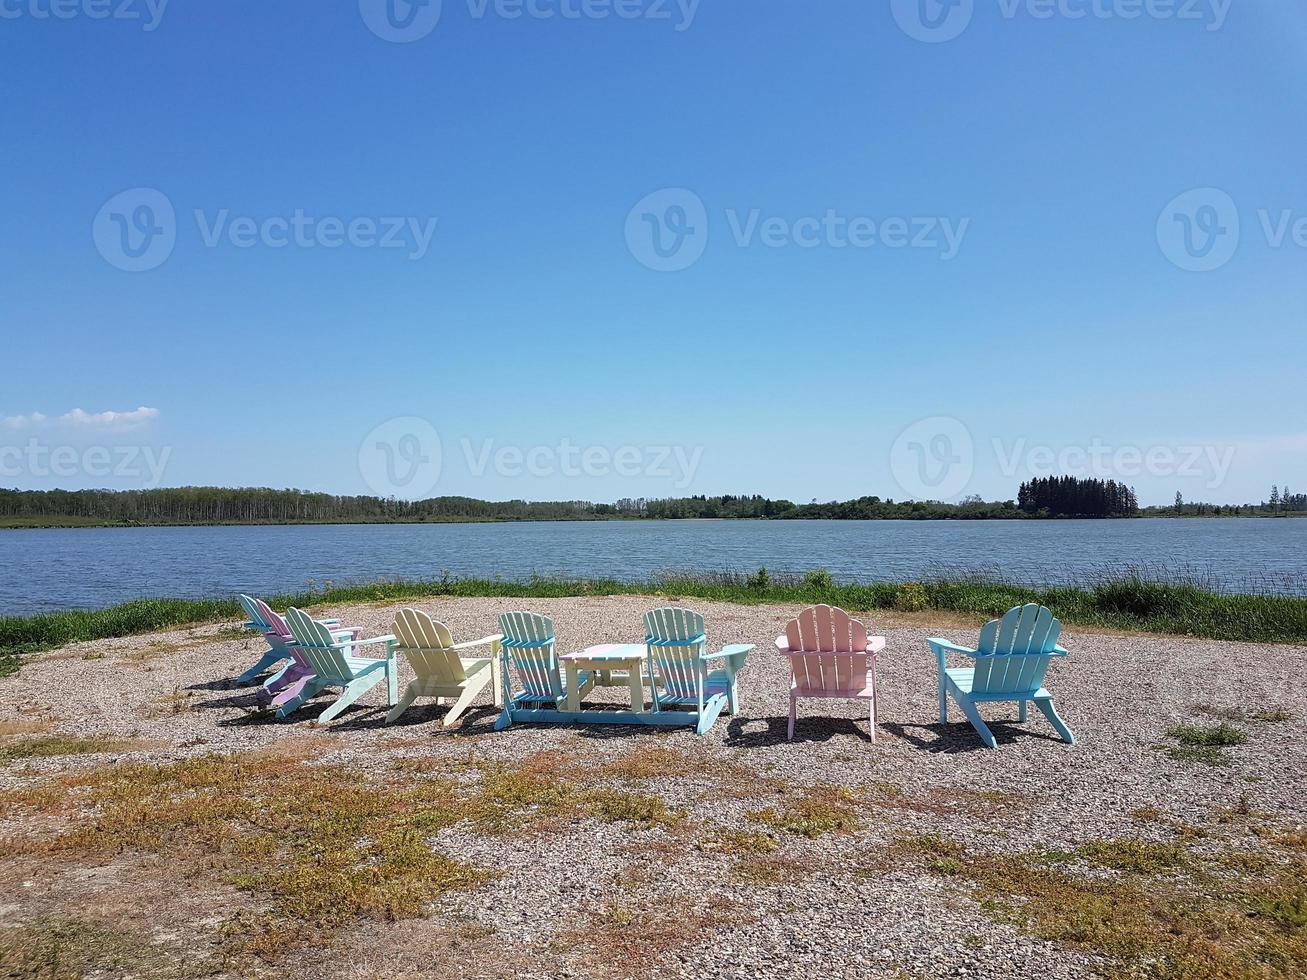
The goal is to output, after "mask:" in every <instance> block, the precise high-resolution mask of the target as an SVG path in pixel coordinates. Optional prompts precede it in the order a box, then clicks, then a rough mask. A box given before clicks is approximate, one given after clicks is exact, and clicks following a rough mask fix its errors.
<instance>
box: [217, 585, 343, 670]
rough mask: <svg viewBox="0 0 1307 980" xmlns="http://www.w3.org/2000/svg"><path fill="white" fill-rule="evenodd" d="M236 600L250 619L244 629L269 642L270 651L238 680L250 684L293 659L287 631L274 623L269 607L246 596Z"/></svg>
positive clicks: (331, 621) (333, 622)
mask: <svg viewBox="0 0 1307 980" xmlns="http://www.w3.org/2000/svg"><path fill="white" fill-rule="evenodd" d="M236 600H237V601H238V602H239V603H240V604H241V608H242V609H244V610H245V615H247V616H249V617H250V621H249V622H248V623H242V624H241V625H242V626H243V628H244V629H247V630H249V631H250V632H251V633H259V634H261V635H262V636H263V638H264V639H265V640H267V641H268V649H267V650H266V651H265V652H264V654H263V656H261V657H260V658H259V659H258V660H257V661H255V663H254V666H252V667H251V668H249V670H247V671H245V672H244V673H243V674H240V675H238V676H237V678H236V683H237V684H248V683H249V682H250V681H252V680H254V678H256V677H258V676H259V675H260V674H262V673H263V672H264V671H265V670H268V669H270V668H272V667H276V666H277V665H279V664H281V665H282V666H283V668H284V666H285V665H286V664H287V663H289V662H290V661H291V660H292V659H293V658H292V657H291V653H290V650H288V649H287V648H286V642H287V641H286V635H285V631H284V630H282V629H281V625H282V624H280V623H277V622H274V621H273V619H272V617H270V616H269V615H268V611H267V605H266V604H265V603H264V602H263V601H262V600H260V599H256V598H254V597H253V596H248V595H244V594H241V595H238V596H236ZM319 622H321V623H326V624H327V625H328V626H339V625H340V623H339V621H338V620H335V619H322V620H319Z"/></svg>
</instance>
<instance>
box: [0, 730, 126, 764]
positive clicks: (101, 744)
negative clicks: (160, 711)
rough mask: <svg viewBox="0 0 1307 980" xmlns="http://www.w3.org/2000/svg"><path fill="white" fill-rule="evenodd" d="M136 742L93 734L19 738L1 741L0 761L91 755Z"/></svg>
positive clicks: (116, 749)
mask: <svg viewBox="0 0 1307 980" xmlns="http://www.w3.org/2000/svg"><path fill="white" fill-rule="evenodd" d="M134 744H135V743H132V742H125V741H121V740H118V739H112V738H107V737H105V736H103V735H93V736H88V737H85V738H77V737H74V736H71V735H41V736H37V737H34V738H19V739H15V740H14V741H11V742H4V743H0V763H9V762H14V761H17V760H18V759H47V758H50V757H52V756H57V755H90V754H92V753H96V752H125V751H127V750H128V749H131V748H132V747H133V745H134Z"/></svg>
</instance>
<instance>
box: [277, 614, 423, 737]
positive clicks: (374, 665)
mask: <svg viewBox="0 0 1307 980" xmlns="http://www.w3.org/2000/svg"><path fill="white" fill-rule="evenodd" d="M286 625H287V626H289V627H290V631H291V634H292V635H293V636H294V638H295V642H294V643H292V644H290V647H291V649H293V650H295V651H297V652H298V653H300V654H301V655H303V657H304V658H305V660H307V661H308V663H309V665H310V667H312V669H313V676H312V677H310V678H309V679H308V680H307V682H306V683H305V685H304V688H303V690H301V691H300V693H299V694H298V695H296V697H295V698H293V699H292V700H290V701H287V702H286V703H285V704H283V705H282V706H281V707H280V708H278V709H277V717H278V718H285V717H286V716H287V715H288V714H290V713H291V712H293V711H296V710H297V709H298V708H299V707H300V705H302V704H303V703H304V702H305V701H307V700H309V698H312V697H314V696H316V695H317V694H319V693H320V692H322V691H324V690H326V689H327V688H329V687H339V688H342V690H341V694H340V697H338V698H337V699H336V700H335V701H334V702H332V704H331V706H330V707H328V708H327V710H326V711H324V712H322V714H320V715H319V716H318V721H319V722H322V723H326V722H328V721H331V719H333V718H335V717H336V716H337V715H338V714H340V713H341V712H342V711H344V710H345V709H346V708H348V707H349V706H350V705H351V704H353V703H354V702H355V701H357V700H358V699H359V698H361V697H362V696H363V695H364V694H366V693H367V692H368V691H370V690H371V689H372V688H373V687H375V686H376V685H377V684H378V683H379V682H380V681H381V680H382V679H383V678H384V679H385V681H386V686H387V694H388V695H389V698H390V706H391V707H392V708H393V707H394V706H395V702H396V701H397V700H398V699H399V691H398V684H397V675H396V672H395V646H394V644H395V637H393V636H377V637H373V638H372V639H370V640H355V639H346V638H344V637H341V636H340V635H339V634H336V635H333V634H332V631H331V629H330V628H329V627H328V626H326V625H325V624H324V623H320V622H317V621H315V620H313V619H311V618H310V617H309V615H308V613H306V612H304V611H303V610H302V609H296V608H294V607H291V608H290V609H288V610H287V611H286ZM376 643H384V644H385V645H386V653H385V656H384V657H382V658H380V659H373V658H371V657H358V656H354V651H355V649H356V648H358V647H361V646H369V645H371V644H376Z"/></svg>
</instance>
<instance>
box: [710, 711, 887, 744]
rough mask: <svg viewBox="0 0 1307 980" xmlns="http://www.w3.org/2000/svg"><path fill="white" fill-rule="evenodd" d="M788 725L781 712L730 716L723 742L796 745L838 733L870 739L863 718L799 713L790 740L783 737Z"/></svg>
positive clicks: (824, 738)
mask: <svg viewBox="0 0 1307 980" xmlns="http://www.w3.org/2000/svg"><path fill="white" fill-rule="evenodd" d="M760 723H761V724H763V725H765V726H766V727H765V728H763V729H762V730H758V727H757V726H758V725H759V724H760ZM788 727H789V718H787V717H785V716H784V715H781V716H778V717H771V718H732V719H731V720H730V723H729V724H728V725H727V726H726V744H727V745H730V746H732V747H735V748H742V749H748V748H761V747H763V746H769V745H784V744H785V743H786V742H787V741H793V742H794V744H796V745H798V744H799V743H801V742H829V741H830V740H831V739H832V738H837V737H839V736H849V737H851V738H855V739H858V740H859V741H862V742H867V743H870V742H871V735H870V733H869V732H868V731H867V721H866V719H865V718H864V719H853V718H824V717H822V716H820V715H813V716H811V717H809V718H802V717H801V718H799V720H798V721H797V722H796V723H795V725H794V738H793V739H792V740H791V739H787V738H786V737H785V733H786V730H787V729H788Z"/></svg>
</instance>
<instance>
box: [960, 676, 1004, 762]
mask: <svg viewBox="0 0 1307 980" xmlns="http://www.w3.org/2000/svg"><path fill="white" fill-rule="evenodd" d="M953 700H955V701H956V702H957V703H958V707H959V708H961V709H962V713H963V714H964V715H966V716H967V721H969V722H971V727H972V728H974V729H975V730H976V733H977V734H978V735H980V737H981V738H982V739H984V740H985V744H986V745H988V746H989V747H990V748H991V749H996V748H998V739H996V738H994V733H993V732H991V731H990V730H989V726H988V725H986V724H985V719H984V718H981V717H980V712H979V711H977V710H976V703H975V702H974V701H972V700H971V698H969V697H967V696H966V695H965V694H963V693H962V692H961V691H959V690H958V689H957V688H956V687H955V688H953Z"/></svg>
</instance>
